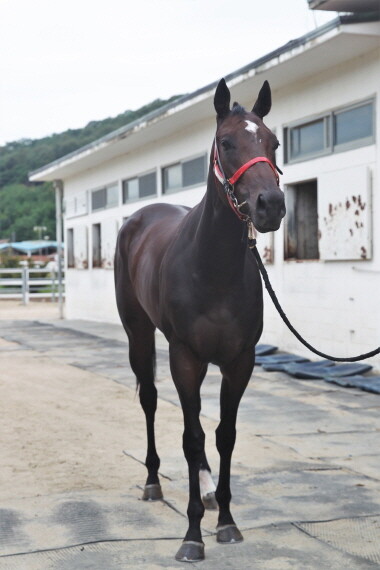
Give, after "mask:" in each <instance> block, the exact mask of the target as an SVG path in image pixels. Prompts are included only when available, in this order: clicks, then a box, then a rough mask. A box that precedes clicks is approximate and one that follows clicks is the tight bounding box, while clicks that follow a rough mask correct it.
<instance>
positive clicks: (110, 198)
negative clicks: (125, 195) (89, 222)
mask: <svg viewBox="0 0 380 570" xmlns="http://www.w3.org/2000/svg"><path fill="white" fill-rule="evenodd" d="M118 203H119V189H118V185H117V184H111V185H109V186H105V187H104V188H100V189H99V190H93V191H92V192H91V209H92V211H93V212H94V211H95V210H103V209H104V208H112V207H114V206H117V205H118Z"/></svg>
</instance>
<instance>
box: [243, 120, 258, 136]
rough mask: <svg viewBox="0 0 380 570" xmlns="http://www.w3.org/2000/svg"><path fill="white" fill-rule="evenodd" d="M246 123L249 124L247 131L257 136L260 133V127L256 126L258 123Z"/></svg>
mask: <svg viewBox="0 0 380 570" xmlns="http://www.w3.org/2000/svg"><path fill="white" fill-rule="evenodd" d="M245 123H247V126H246V127H245V130H246V131H249V132H250V133H253V134H254V135H255V134H256V133H257V131H258V128H259V125H256V123H254V122H253V121H245Z"/></svg>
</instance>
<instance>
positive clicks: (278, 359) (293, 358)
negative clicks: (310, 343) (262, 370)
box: [256, 354, 308, 365]
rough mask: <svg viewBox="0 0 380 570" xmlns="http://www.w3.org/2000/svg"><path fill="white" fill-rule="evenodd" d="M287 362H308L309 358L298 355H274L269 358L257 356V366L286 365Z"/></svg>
mask: <svg viewBox="0 0 380 570" xmlns="http://www.w3.org/2000/svg"><path fill="white" fill-rule="evenodd" d="M286 362H308V359H307V358H304V357H303V356H297V355H296V354H272V355H268V356H257V357H256V364H259V365H263V364H285V363H286Z"/></svg>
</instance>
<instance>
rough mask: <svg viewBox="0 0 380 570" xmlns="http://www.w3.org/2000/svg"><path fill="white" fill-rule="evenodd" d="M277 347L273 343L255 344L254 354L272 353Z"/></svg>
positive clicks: (264, 354)
mask: <svg viewBox="0 0 380 570" xmlns="http://www.w3.org/2000/svg"><path fill="white" fill-rule="evenodd" d="M277 349H278V347H277V346H273V344H257V345H256V347H255V354H256V356H266V355H267V354H273V353H274V352H276V350H277Z"/></svg>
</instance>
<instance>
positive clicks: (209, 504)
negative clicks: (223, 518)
mask: <svg viewBox="0 0 380 570" xmlns="http://www.w3.org/2000/svg"><path fill="white" fill-rule="evenodd" d="M202 503H203V506H204V508H205V509H207V510H208V511H216V510H217V509H218V502H217V500H216V499H215V493H213V492H211V493H207V495H204V496H203V497H202Z"/></svg>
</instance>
